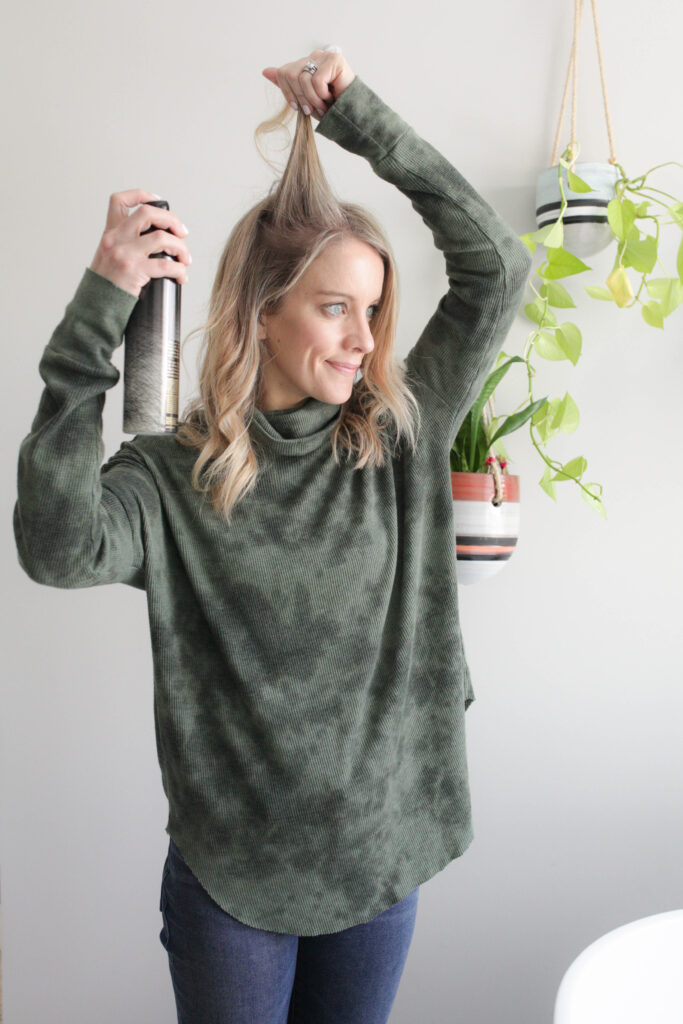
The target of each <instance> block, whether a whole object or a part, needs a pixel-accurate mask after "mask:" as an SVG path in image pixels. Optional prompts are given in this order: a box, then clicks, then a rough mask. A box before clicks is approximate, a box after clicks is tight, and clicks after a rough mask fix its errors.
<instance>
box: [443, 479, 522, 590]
mask: <svg viewBox="0 0 683 1024" xmlns="http://www.w3.org/2000/svg"><path fill="white" fill-rule="evenodd" d="M500 481H501V490H500V503H499V504H498V505H494V504H493V502H494V500H495V480H494V477H493V474H492V473H454V472H451V493H452V495H453V518H454V521H455V535H456V540H455V543H456V555H457V562H456V566H455V569H456V574H457V577H458V583H464V584H467V583H483V582H484V580H488V579H490V578H491V577H492V576H495V575H496V573H498V572H500V570H501V569H502V568H503V566H504V565H507V563H508V561H509V559H510V557H511V556H512V555H513V554H514V551H515V547H516V546H517V538H518V537H519V477H518V476H512V475H511V474H508V473H502V474H501V477H500Z"/></svg>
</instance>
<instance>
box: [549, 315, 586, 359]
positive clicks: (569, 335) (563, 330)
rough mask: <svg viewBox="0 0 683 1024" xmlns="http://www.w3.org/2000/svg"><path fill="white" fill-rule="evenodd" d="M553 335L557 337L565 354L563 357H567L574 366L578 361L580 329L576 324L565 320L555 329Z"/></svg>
mask: <svg viewBox="0 0 683 1024" xmlns="http://www.w3.org/2000/svg"><path fill="white" fill-rule="evenodd" d="M555 337H556V338H557V341H558V344H559V346H560V348H561V349H562V351H563V352H564V354H565V357H566V358H567V359H569V361H570V362H571V363H573V365H574V366H576V364H577V362H578V361H579V356H580V355H581V342H582V340H583V339H582V337H581V331H580V330H579V328H578V327H577V326H576V324H573V323H570V322H569V320H567V321H566V322H565V323H563V324H562V325H561V326H560V327H558V328H557V330H556V331H555Z"/></svg>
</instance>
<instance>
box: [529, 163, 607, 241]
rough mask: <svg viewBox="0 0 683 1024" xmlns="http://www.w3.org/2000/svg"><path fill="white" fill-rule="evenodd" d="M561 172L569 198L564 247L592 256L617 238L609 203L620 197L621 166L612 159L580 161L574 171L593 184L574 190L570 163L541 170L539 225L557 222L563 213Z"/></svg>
mask: <svg viewBox="0 0 683 1024" xmlns="http://www.w3.org/2000/svg"><path fill="white" fill-rule="evenodd" d="M560 173H561V174H562V177H563V185H564V193H565V197H566V201H567V202H566V207H565V212H564V216H563V217H562V223H563V224H564V248H565V249H568V250H569V252H573V253H574V255H575V256H592V255H593V254H594V253H596V252H600V251H601V250H603V249H606V248H607V246H608V245H610V243H611V242H613V241H614V235H613V234H612V228H611V227H610V224H609V219H608V216H607V206H608V203H609V202H610V200H612V199H614V198H615V197H616V182H617V180H618V178H619V169H618V168H617V167H616V166H615V165H614V164H610V163H585V164H576V165H575V166H574V173H575V174H576V175H577V176H578V177H579V178H581V179H582V180H583V181H585V182H586V184H587V185H590V186H591V190H590V192H586V191H585V190H582V191H579V192H574V191H573V189H572V188H571V187H570V183H569V172H568V169H567V168H566V167H563V166H561V165H560V164H555V166H553V167H546V168H545V170H543V171H541V173H540V174H539V176H538V182H537V185H536V224H537V225H538V227H539V228H544V227H546V226H547V225H549V224H554V223H555V222H556V221H557V219H558V217H559V216H560V211H561V209H562V201H563V200H562V191H561V190H560V182H559V176H560ZM572 180H574V179H573V177H572Z"/></svg>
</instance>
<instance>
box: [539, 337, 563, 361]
mask: <svg viewBox="0 0 683 1024" xmlns="http://www.w3.org/2000/svg"><path fill="white" fill-rule="evenodd" d="M533 345H534V349H535V351H536V352H537V353H538V355H539V356H540V357H541V359H549V360H552V361H553V362H560V361H561V360H562V359H566V358H567V353H566V352H565V351H564V349H563V348H562V346H561V345H560V343H559V341H558V340H557V338H556V337H555V335H554V334H553V333H552V332H550V331H540V332H539V334H538V335H537V337H535V338H534V341H533Z"/></svg>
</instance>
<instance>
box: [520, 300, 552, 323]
mask: <svg viewBox="0 0 683 1024" xmlns="http://www.w3.org/2000/svg"><path fill="white" fill-rule="evenodd" d="M524 312H525V313H526V315H527V316H528V317H529V319H530V320H533V322H534V323H535V324H538V325H539V327H540V326H541V324H542V325H543V326H545V327H555V325H556V324H557V317H556V316H555V314H554V313H553V311H552V310H551V309H549V308H548V306H547V303H546V302H544V301H543V299H534V301H533V302H530V303H528V305H526V306H525V307H524Z"/></svg>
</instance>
